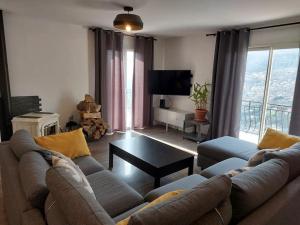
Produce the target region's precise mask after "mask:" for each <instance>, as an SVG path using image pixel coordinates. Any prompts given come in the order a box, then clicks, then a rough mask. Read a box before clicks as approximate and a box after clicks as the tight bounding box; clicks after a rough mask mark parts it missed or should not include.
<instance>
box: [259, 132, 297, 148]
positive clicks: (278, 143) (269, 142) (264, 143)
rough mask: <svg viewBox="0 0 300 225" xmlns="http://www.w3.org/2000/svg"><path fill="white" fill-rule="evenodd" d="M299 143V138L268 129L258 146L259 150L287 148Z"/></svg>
mask: <svg viewBox="0 0 300 225" xmlns="http://www.w3.org/2000/svg"><path fill="white" fill-rule="evenodd" d="M297 142H300V137H297V136H292V135H288V134H285V133H283V132H280V131H277V130H274V129H271V128H268V129H267V131H266V133H265V135H264V136H263V138H262V140H261V141H260V143H259V144H258V148H259V149H267V148H281V149H283V148H288V147H290V146H292V145H293V144H296V143H297Z"/></svg>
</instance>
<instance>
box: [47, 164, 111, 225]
mask: <svg viewBox="0 0 300 225" xmlns="http://www.w3.org/2000/svg"><path fill="white" fill-rule="evenodd" d="M64 161H65V160H64ZM46 183H47V186H48V188H49V190H50V193H51V195H52V196H53V199H54V201H53V202H52V203H50V205H54V204H57V207H58V208H59V209H60V210H61V212H62V214H63V216H64V217H65V219H66V221H67V222H68V224H72V225H82V224H93V225H97V224H99V225H113V224H114V221H113V220H112V219H111V218H110V217H109V215H108V214H107V213H106V211H105V210H104V209H103V207H102V206H101V205H100V204H99V203H98V201H97V200H96V198H95V195H94V194H93V193H91V190H90V187H88V185H87V184H86V182H85V181H84V180H83V179H82V178H81V176H80V174H79V173H77V172H76V171H75V170H74V169H73V168H71V167H70V166H64V165H62V164H59V165H58V166H56V167H53V168H50V169H49V170H48V171H47V175H46Z"/></svg>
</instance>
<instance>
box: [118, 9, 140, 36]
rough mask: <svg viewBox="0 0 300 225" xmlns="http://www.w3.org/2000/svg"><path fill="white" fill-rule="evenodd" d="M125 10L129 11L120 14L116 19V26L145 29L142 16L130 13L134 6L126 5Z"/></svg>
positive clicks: (128, 28) (121, 28)
mask: <svg viewBox="0 0 300 225" xmlns="http://www.w3.org/2000/svg"><path fill="white" fill-rule="evenodd" d="M124 11H126V12H127V13H122V14H118V15H117V16H116V18H115V20H114V27H115V28H118V29H120V30H126V31H127V32H129V31H136V30H142V29H143V21H142V19H141V17H140V16H138V15H135V14H130V13H129V12H132V11H133V8H132V7H130V6H125V7H124Z"/></svg>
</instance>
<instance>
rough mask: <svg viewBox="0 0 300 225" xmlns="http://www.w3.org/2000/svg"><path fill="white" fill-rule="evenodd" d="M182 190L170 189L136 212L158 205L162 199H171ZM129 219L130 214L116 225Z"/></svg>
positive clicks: (123, 224)
mask: <svg viewBox="0 0 300 225" xmlns="http://www.w3.org/2000/svg"><path fill="white" fill-rule="evenodd" d="M183 192H184V190H177V191H171V192H168V193H166V194H164V195H162V196H160V197H158V198H157V199H155V200H153V201H152V202H150V203H149V204H148V205H146V206H144V207H143V208H141V209H140V210H138V212H140V211H142V210H144V209H147V208H149V207H153V206H156V205H158V204H159V203H161V202H164V201H167V200H169V199H172V198H174V197H176V196H177V195H180V194H181V193H183ZM129 220H130V216H129V217H127V218H126V219H124V220H121V221H119V222H118V223H117V225H127V224H128V222H129Z"/></svg>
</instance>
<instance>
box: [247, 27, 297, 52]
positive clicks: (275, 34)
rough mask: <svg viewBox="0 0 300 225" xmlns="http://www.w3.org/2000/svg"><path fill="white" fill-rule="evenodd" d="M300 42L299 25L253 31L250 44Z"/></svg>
mask: <svg viewBox="0 0 300 225" xmlns="http://www.w3.org/2000/svg"><path fill="white" fill-rule="evenodd" d="M299 42H300V26H299V25H297V26H287V27H279V28H272V29H265V30H256V31H252V32H251V35H250V43H249V45H250V47H261V46H262V47H264V46H272V45H276V44H285V43H299Z"/></svg>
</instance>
